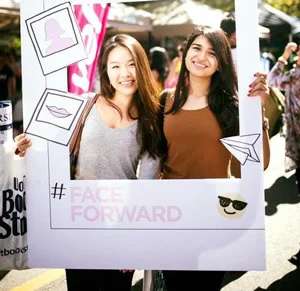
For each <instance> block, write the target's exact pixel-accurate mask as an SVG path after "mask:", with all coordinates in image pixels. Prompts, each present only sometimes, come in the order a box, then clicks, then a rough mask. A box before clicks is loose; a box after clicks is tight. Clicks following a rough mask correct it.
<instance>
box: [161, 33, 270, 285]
mask: <svg viewBox="0 0 300 291" xmlns="http://www.w3.org/2000/svg"><path fill="white" fill-rule="evenodd" d="M163 96H164V97H165V98H166V103H165V104H166V105H165V114H164V122H163V132H164V135H165V140H166V143H165V150H166V154H165V159H164V164H163V167H162V179H206V178H230V177H231V173H230V163H231V159H232V156H231V154H230V152H229V151H227V149H226V148H225V147H224V146H223V145H222V143H221V142H220V139H221V138H223V137H229V136H235V135H238V134H239V119H238V98H237V78H236V73H235V69H234V64H233V61H232V56H231V53H230V46H229V42H228V41H227V39H226V36H225V34H224V32H223V31H222V30H210V29H206V28H197V29H195V31H194V33H193V34H192V35H191V36H190V37H189V38H188V40H187V44H186V46H185V48H184V50H183V56H182V65H181V69H180V73H179V79H178V83H177V86H176V89H175V91H174V90H169V91H166V92H163V93H162V94H161V98H163ZM249 96H260V97H261V99H262V101H264V100H265V99H266V98H267V97H268V96H269V90H268V87H267V86H266V76H265V75H264V74H260V73H256V74H255V79H254V81H253V82H252V83H251V84H250V87H249ZM262 112H263V110H262ZM262 128H263V148H264V168H266V167H267V166H268V164H269V159H270V152H269V150H270V149H269V138H268V131H267V130H268V127H267V123H266V122H263V124H262ZM183 141H184V142H183ZM163 276H164V279H165V282H166V287H167V290H168V291H179V290H205V291H219V290H220V288H221V283H222V280H223V276H224V272H223V271H163Z"/></svg>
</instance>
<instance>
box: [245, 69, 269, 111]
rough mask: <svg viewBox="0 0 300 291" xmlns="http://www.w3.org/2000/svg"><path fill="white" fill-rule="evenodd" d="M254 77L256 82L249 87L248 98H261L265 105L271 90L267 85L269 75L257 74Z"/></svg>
mask: <svg viewBox="0 0 300 291" xmlns="http://www.w3.org/2000/svg"><path fill="white" fill-rule="evenodd" d="M254 77H255V79H254V81H253V82H252V83H251V84H250V85H249V92H248V96H259V97H260V99H261V102H262V104H263V105H264V104H265V102H266V100H267V98H269V95H270V90H269V87H268V85H267V75H266V74H264V73H256V74H255V75H254Z"/></svg>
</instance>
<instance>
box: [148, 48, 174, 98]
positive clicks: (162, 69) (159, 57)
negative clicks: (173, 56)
mask: <svg viewBox="0 0 300 291" xmlns="http://www.w3.org/2000/svg"><path fill="white" fill-rule="evenodd" d="M169 62H170V60H169V56H168V53H167V51H166V49H165V48H163V47H158V46H155V47H153V48H151V49H150V68H151V72H152V74H153V77H154V79H155V81H156V84H157V89H158V91H159V92H161V91H162V90H163V89H164V82H165V80H166V78H167V76H168V73H169Z"/></svg>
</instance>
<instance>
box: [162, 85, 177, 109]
mask: <svg viewBox="0 0 300 291" xmlns="http://www.w3.org/2000/svg"><path fill="white" fill-rule="evenodd" d="M174 95H175V89H173V88H172V89H165V90H163V91H162V92H161V94H160V98H159V100H160V105H161V106H162V107H164V108H165V111H166V110H169V109H170V108H171V107H172V104H173V102H174Z"/></svg>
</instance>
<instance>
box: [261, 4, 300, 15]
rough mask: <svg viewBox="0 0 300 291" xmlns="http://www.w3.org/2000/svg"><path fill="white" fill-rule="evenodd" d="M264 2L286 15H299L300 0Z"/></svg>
mask: <svg viewBox="0 0 300 291" xmlns="http://www.w3.org/2000/svg"><path fill="white" fill-rule="evenodd" d="M265 2H266V3H268V4H270V5H271V6H273V7H274V8H277V9H279V10H281V11H283V12H285V13H286V14H288V15H292V16H297V17H300V0H265Z"/></svg>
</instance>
